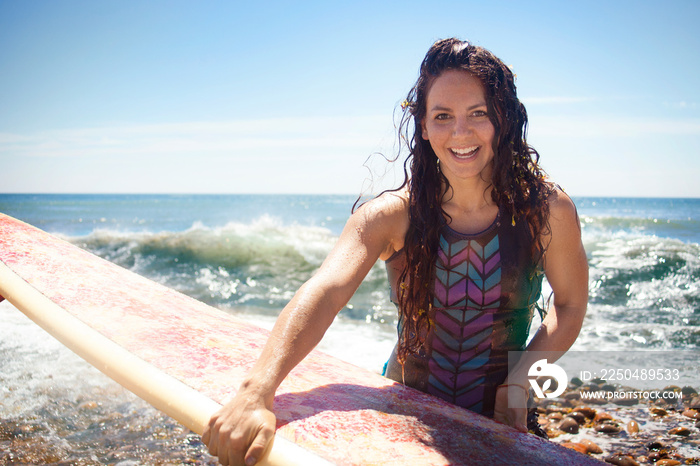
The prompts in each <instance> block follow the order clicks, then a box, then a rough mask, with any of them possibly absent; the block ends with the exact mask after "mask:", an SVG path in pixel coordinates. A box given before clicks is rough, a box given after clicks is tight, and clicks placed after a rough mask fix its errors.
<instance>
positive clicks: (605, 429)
mask: <svg viewBox="0 0 700 466" xmlns="http://www.w3.org/2000/svg"><path fill="white" fill-rule="evenodd" d="M621 430H622V429H620V426H619V425H618V424H616V423H614V422H611V421H607V422H601V423H600V424H598V425H597V426H595V431H596V432H602V433H604V434H617V433H618V432H620V431H621Z"/></svg>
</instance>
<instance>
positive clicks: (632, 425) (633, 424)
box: [627, 419, 639, 434]
mask: <svg viewBox="0 0 700 466" xmlns="http://www.w3.org/2000/svg"><path fill="white" fill-rule="evenodd" d="M627 432H629V433H630V434H636V433H637V432H639V423H638V422H637V421H635V420H634V419H632V420H631V421H630V422H628V423H627Z"/></svg>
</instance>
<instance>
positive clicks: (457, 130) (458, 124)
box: [452, 118, 474, 136]
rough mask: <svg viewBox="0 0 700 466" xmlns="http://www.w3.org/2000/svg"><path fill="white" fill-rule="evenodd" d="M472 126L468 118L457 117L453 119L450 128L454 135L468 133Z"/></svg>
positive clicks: (470, 131)
mask: <svg viewBox="0 0 700 466" xmlns="http://www.w3.org/2000/svg"><path fill="white" fill-rule="evenodd" d="M473 129H474V128H473V126H472V124H471V122H470V121H469V119H468V118H457V119H456V120H455V125H454V127H453V128H452V134H453V135H454V136H462V135H469V134H471V133H472V131H473Z"/></svg>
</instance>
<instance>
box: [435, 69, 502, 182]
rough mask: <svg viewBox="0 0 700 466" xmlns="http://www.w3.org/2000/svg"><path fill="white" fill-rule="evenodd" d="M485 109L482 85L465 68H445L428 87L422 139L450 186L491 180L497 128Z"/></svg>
mask: <svg viewBox="0 0 700 466" xmlns="http://www.w3.org/2000/svg"><path fill="white" fill-rule="evenodd" d="M487 111H488V108H487V106H486V95H485V93H484V86H483V85H482V84H481V81H479V79H477V78H475V77H474V76H473V75H471V74H470V73H468V72H466V71H461V70H449V71H445V72H444V73H442V74H441V75H440V76H438V77H437V78H436V79H435V80H434V81H433V83H432V85H431V86H430V88H429V90H428V94H427V97H426V115H425V118H424V119H423V121H422V122H421V127H422V130H423V139H425V140H426V141H429V142H430V146H431V147H432V148H433V150H434V151H435V154H436V155H437V157H438V159H439V160H440V169H441V170H442V172H443V174H444V175H445V176H446V177H447V179H448V180H449V181H450V184H451V185H453V186H454V185H456V184H459V182H460V181H465V180H469V179H477V180H479V179H480V180H483V181H485V182H489V183H490V180H491V170H492V166H493V163H492V162H493V158H494V153H493V138H494V135H495V132H496V131H495V129H494V127H493V124H492V123H491V120H490V119H489V115H488V114H487Z"/></svg>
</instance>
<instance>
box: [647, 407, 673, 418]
mask: <svg viewBox="0 0 700 466" xmlns="http://www.w3.org/2000/svg"><path fill="white" fill-rule="evenodd" d="M649 411H650V412H651V414H653V415H654V416H658V417H664V416H666V415H667V414H668V411H666V410H665V409H663V408H659V407H658V406H654V407H653V408H651V409H649Z"/></svg>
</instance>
